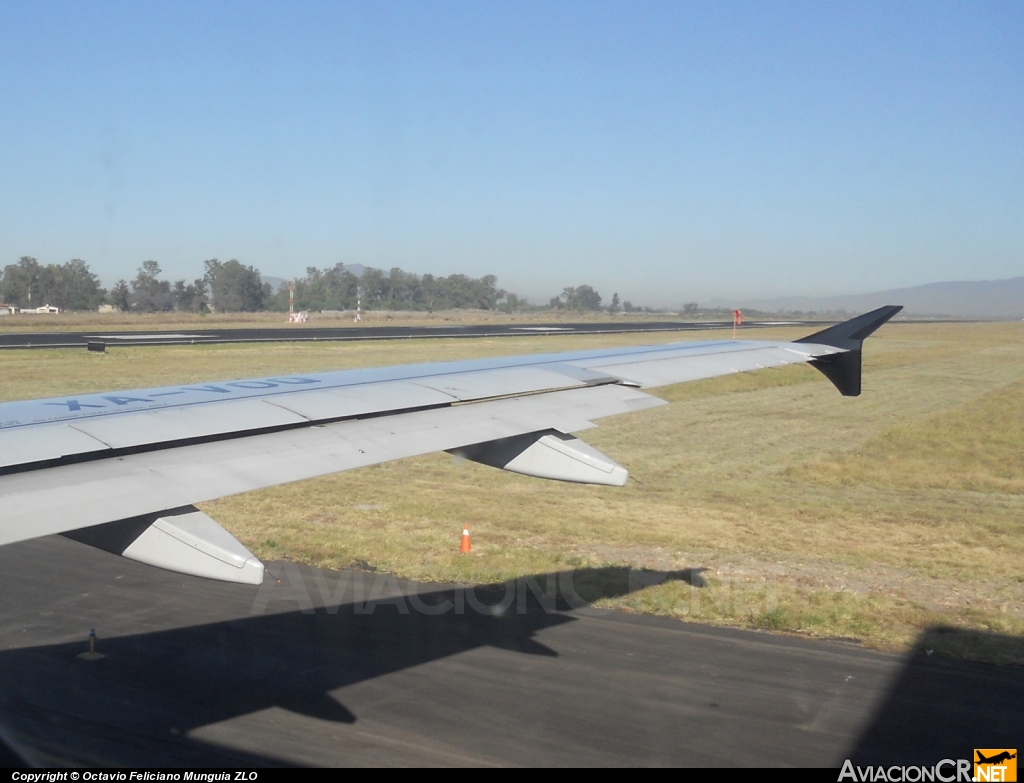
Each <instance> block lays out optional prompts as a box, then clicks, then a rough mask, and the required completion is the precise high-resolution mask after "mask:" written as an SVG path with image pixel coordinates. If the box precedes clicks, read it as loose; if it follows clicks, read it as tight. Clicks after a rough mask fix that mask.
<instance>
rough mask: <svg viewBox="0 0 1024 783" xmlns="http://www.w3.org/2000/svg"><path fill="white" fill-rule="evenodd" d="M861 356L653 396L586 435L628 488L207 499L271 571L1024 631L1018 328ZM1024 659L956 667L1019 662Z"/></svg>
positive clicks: (887, 634) (478, 482)
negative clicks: (854, 386)
mask: <svg viewBox="0 0 1024 783" xmlns="http://www.w3.org/2000/svg"><path fill="white" fill-rule="evenodd" d="M800 334H801V332H800V331H798V330H785V329H780V330H776V331H774V332H766V331H757V332H755V333H752V334H751V335H750V336H752V337H755V338H765V339H769V338H780V339H792V338H793V337H796V336H799V335H800ZM707 336H711V337H715V336H717V335H715V334H712V335H700V334H695V333H685V334H681V335H670V334H659V335H620V336H609V337H557V336H553V337H545V338H507V339H502V340H493V341H484V340H481V341H460V340H438V341H429V342H428V341H410V342H402V343H372V344H351V343H345V344H337V343H335V344H330V345H270V346H201V347H198V346H197V347H154V348H138V349H135V348H133V349H122V350H112V351H111V352H110V353H108V354H106V355H100V356H97V355H88V354H86V353H85V352H84V351H77V352H72V351H39V352H5V353H3V354H0V357H2V359H0V360H2V361H3V362H4V378H5V383H4V386H3V389H4V396H5V397H6V398H7V399H13V398H24V397H35V396H42V395H43V394H63V393H67V392H70V391H76V392H81V391H86V390H98V389H101V388H129V387H132V386H148V385H157V384H164V383H171V382H176V381H181V380H188V381H198V380H215V379H223V378H230V377H242V376H247V375H261V374H267V373H270V372H273V373H278V372H292V371H298V370H305V371H312V370H317V369H327V368H338V367H354V366H366V365H385V364H398V363H402V362H407V361H422V360H424V359H427V358H430V359H455V358H467V357H471V356H492V355H500V354H510V353H526V352H538V351H555V350H570V349H575V348H588V347H597V346H601V345H615V344H626V343H632V344H636V343H644V342H664V341H669V340H674V339H706V337H707ZM865 359H866V362H865V379H864V387H865V388H864V394H863V396H862V397H859V398H855V399H848V398H843V397H841V396H839V395H838V394H837V393H836V392H835V390H834V389H833V388H832V387H831V385H830V384H829V383H828V382H827V381H825V380H824V379H823V378H821V376H819V375H818V374H817V373H816V372H815V371H814V370H812V369H810V368H807V367H794V368H787V369H785V370H771V371H762V372H760V373H756V374H750V375H739V376H731V377H726V378H719V379H712V380H709V381H702V382H697V383H692V384H684V385H680V386H675V387H667V388H665V389H660V390H655V393H657V394H659V395H660V396H662V397H664V398H665V399H667V400H669V401H671V402H672V403H673V404H671V405H667V406H664V407H662V408H658V409H655V410H651V411H645V412H641V413H637V414H631V415H628V416H620V417H615V418H612V419H608V420H605V421H602V422H601V426H600V427H599V428H598V429H596V430H591V431H588V432H587V433H585V438H586V440H587V441H588V442H590V443H592V444H593V445H594V446H596V447H597V448H599V449H601V450H602V451H604V452H606V453H607V454H609V455H610V456H611V457H613V458H614V459H616V460H618V461H619V462H621V463H622V464H624V465H626V466H627V467H629V468H630V470H631V473H632V476H633V477H634V478H635V479H637V480H636V481H631V482H630V483H629V485H628V486H626V487H624V488H622V489H614V488H597V487H584V486H576V485H567V484H557V483H553V482H544V481H540V480H536V479H529V478H525V477H522V476H516V475H514V474H507V473H502V472H500V471H495V470H493V469H490V468H485V467H482V466H479V465H475V464H473V463H461V464H459V463H456V462H455V461H454V460H452V459H451V458H450V457H448V456H447V455H434V456H429V457H424V458H418V459H412V460H404V461H401V462H396V463H391V464H387V465H382V466H378V467H373V468H367V469H363V470H357V471H351V472H348V473H342V474H337V475H334V476H329V477H325V478H322V479H317V480H312V481H307V482H302V483H299V484H294V485H290V486H284V487H277V488H273V489H269V490H265V491H260V492H255V493H250V494H247V495H243V496H237V497H232V498H225V499H222V500H220V501H217V502H215V503H210V504H206V505H205V506H204V508H205V510H206V511H207V512H208V513H210V514H211V515H212V516H213V517H214V518H216V519H218V520H219V521H221V522H223V523H224V525H225V526H226V527H227V528H228V529H230V530H231V531H232V532H233V533H234V534H235V535H237V536H238V537H239V538H240V539H241V540H242V541H243V542H245V543H246V544H247V545H248V546H250V547H251V548H252V549H253V551H254V552H255V553H256V554H258V555H259V556H261V557H264V558H267V559H274V558H281V557H289V558H294V559H297V560H303V561H306V562H309V563H313V564H316V565H321V566H329V567H342V566H346V565H350V564H352V563H356V562H365V563H368V564H369V565H371V566H373V567H375V568H378V569H380V570H386V571H392V572H396V573H398V574H401V575H403V576H407V577H414V578H420V579H430V580H446V581H464V582H495V581H501V580H504V579H508V578H511V577H515V576H520V575H524V574H544V573H548V572H551V571H561V570H565V569H567V568H574V567H595V568H597V569H598V570H596V571H588V572H587V573H588V574H590V575H591V576H592V577H593V578H594V579H600V578H601V577H600V574H602V573H605V572H603V571H601V570H600V568H601V567H603V566H607V565H624V566H632V567H636V568H650V569H661V570H666V571H669V570H674V569H682V568H705V569H707V571H706V575H707V576H708V578H709V580H710V586H709V587H708V588H706V589H700V590H698V589H695V588H692V587H690V586H689V585H687V584H685V583H683V582H680V581H672V580H668V581H666V582H664V583H662V584H659V585H654V586H651V587H648V588H646V589H643V590H640V591H637V592H634V593H632V594H629V595H623V596H622V597H619V598H608V597H607V596H608V595H610V594H613V593H615V592H619V593H623V592H625V591H624V590H617V589H616V588H615V586H614V585H611V586H610V585H603V586H597V587H595V589H594V590H593V591H592V592H591V593H590V594H589V595H590V596H591V597H600V596H604V597H603V598H601V603H602V605H607V606H618V607H622V608H625V609H629V610H633V611H645V612H658V613H664V614H671V615H674V616H678V617H681V618H688V619H696V620H700V621H706V622H715V623H728V624H736V625H745V626H753V627H760V628H768V629H775V630H783V631H793V632H801V633H809V634H816V635H824V636H844V637H856V638H859V639H862V640H864V641H865V642H866V643H869V644H872V645H875V646H879V647H886V648H902V647H905V646H906V645H907V644H909V643H910V642H912V641H913V639H914V638H915V637H916V636H917V635H918V634H919V633H920V632H921V631H922V629H924V628H926V627H929V626H934V625H937V624H946V625H954V626H957V627H961V628H967V629H976V630H987V631H995V632H998V633H1001V634H1004V635H1006V637H1007V638H1010V639H1013V638H1019V637H1021V636H1024V567H1022V565H1021V563H1022V562H1024V557H1022V556H1024V535H1022V534H1024V493H1022V491H1021V488H1022V486H1024V465H1022V462H1021V456H1020V455H1021V453H1022V449H1021V446H1022V445H1024V444H1022V434H1024V432H1022V428H1021V422H1022V421H1024V416H1021V413H1022V410H1021V391H1022V386H1024V325H1022V324H936V325H909V324H894V325H890V326H887V327H885V328H884V329H883V330H882V331H881V332H880V333H879V335H878V336H877V337H875V338H872V339H871V340H870V341H869V342H868V343H867V345H866V355H865ZM463 523H469V524H470V525H471V527H472V529H473V534H474V542H473V543H474V554H473V555H471V556H468V557H465V556H463V557H460V556H459V555H457V554H456V549H457V545H458V534H459V532H460V530H461V526H462V524H463ZM607 573H608V574H612V573H621V572H616V571H611V570H609V571H608V572H607ZM595 574H596V575H597V576H593V575H595ZM608 578H611V577H610V576H609V577H608ZM598 587H599V588H600V589H598ZM585 592H586V590H583V591H581V594H583V593H585ZM1007 649H1009V652H1008V651H1007ZM1020 649H1021V647H1020V646H1017V647H1013V646H1011V647H1010V648H1005V647H1004V648H999V650H998V651H997V652H993V651H992V649H981V648H979V647H977V646H975V647H970V646H968V647H966V648H960V649H957V650H955V652H956V653H957V654H961V655H975V656H981V657H988V658H993V657H994V658H997V659H1002V660H1022V656H1021V653H1020ZM1015 650H1016V652H1015Z"/></svg>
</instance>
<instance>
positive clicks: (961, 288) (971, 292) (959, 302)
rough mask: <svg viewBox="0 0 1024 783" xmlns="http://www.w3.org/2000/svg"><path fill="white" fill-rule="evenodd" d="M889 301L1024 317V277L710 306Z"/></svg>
mask: <svg viewBox="0 0 1024 783" xmlns="http://www.w3.org/2000/svg"><path fill="white" fill-rule="evenodd" d="M887 304H901V305H903V306H904V308H905V310H904V312H905V313H906V314H907V315H946V316H952V317H956V318H997V319H1002V318H1024V277H1012V278H1010V279H1008V280H970V281H968V280H964V281H956V282H949V283H929V284H928V285H919V286H914V287H913V288H894V289H891V290H889V291H879V292H878V293H874V294H854V295H851V296H820V297H819V296H780V297H776V298H774V299H744V300H740V301H736V300H726V299H714V300H712V301H711V302H708V303H707V306H708V307H741V308H742V307H747V308H750V309H751V310H761V311H763V312H767V313H775V312H778V311H780V310H782V311H783V312H790V313H792V312H804V313H806V312H809V311H811V310H814V311H816V312H819V313H822V312H828V311H838V310H845V311H846V312H848V313H858V312H863V311H866V310H871V309H873V308H875V307H881V306H882V305H887Z"/></svg>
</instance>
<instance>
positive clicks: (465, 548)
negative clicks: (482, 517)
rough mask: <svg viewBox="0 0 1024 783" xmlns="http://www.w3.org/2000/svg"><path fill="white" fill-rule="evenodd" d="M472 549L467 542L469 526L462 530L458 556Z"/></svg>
mask: <svg viewBox="0 0 1024 783" xmlns="http://www.w3.org/2000/svg"><path fill="white" fill-rule="evenodd" d="M471 548H472V546H471V544H470V541H469V525H464V526H463V528H462V541H461V542H460V543H459V554H460V555H464V554H466V553H467V552H469V550H470V549H471Z"/></svg>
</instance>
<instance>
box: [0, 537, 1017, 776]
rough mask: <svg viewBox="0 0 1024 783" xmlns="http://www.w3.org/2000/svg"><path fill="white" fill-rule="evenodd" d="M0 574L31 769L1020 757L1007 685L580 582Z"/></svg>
mask: <svg viewBox="0 0 1024 783" xmlns="http://www.w3.org/2000/svg"><path fill="white" fill-rule="evenodd" d="M0 571H2V573H3V577H4V579H3V585H4V593H5V595H4V600H3V602H2V607H0V672H2V677H0V736H2V737H3V738H4V739H5V740H6V741H7V742H8V743H9V744H10V745H11V746H12V747H13V748H15V749H16V750H17V751H18V752H20V753H21V754H23V755H24V757H25V758H26V759H27V760H29V761H30V762H33V763H36V764H43V765H65V764H75V765H88V766H100V765H122V766H124V765H127V766H143V765H144V766H212V767H224V766H227V767H239V766H243V767H245V766H265V765H360V766H361V765H503V766H504V765H588V766H590V765H687V766H737V765H797V766H833V767H838V766H839V765H840V764H841V763H842V760H843V759H844V758H847V757H851V758H853V760H854V761H855V762H857V763H860V764H866V763H873V764H879V763H881V764H886V765H889V764H900V763H915V764H920V763H924V764H929V765H930V764H934V763H936V762H937V761H938V760H939V759H942V758H969V757H970V756H971V753H972V750H973V748H975V747H1004V746H1005V747H1017V746H1018V745H1019V740H1020V739H1021V737H1022V736H1024V734H1022V729H1024V717H1022V714H1024V713H1022V711H1021V709H1020V705H1021V703H1024V677H1022V676H1021V669H1020V668H1019V667H996V666H987V665H982V664H968V663H962V662H955V661H952V660H949V659H943V658H941V657H939V656H931V655H929V653H928V649H929V647H928V645H929V639H928V638H927V637H928V634H925V637H924V638H922V640H921V643H920V644H919V645H918V646H917V648H916V649H915V650H914V651H913V652H912V653H911V654H909V655H906V656H898V655H891V654H885V653H879V652H874V651H870V650H864V649H861V648H859V647H858V646H857V645H855V644H852V643H844V642H828V641H814V640H807V639H800V638H792V637H786V636H781V635H770V634H763V633H756V632H748V631H739V630H729V629H716V628H711V627H703V626H699V625H692V624H685V623H682V622H679V621H677V620H674V619H670V618H657V617H641V616H632V615H627V614H621V613H614V612H607V611H599V610H595V609H593V607H589V605H584V604H582V603H581V602H578V601H575V600H572V596H574V595H575V592H574V588H573V587H572V584H571V583H570V582H567V581H566V580H567V579H570V578H572V579H575V580H576V581H575V584H580V583H581V582H580V579H585V578H586V576H587V574H581V573H580V572H566V574H562V575H561V576H560V577H559V579H560V593H559V595H558V596H556V597H555V598H554V602H552V601H550V600H548V598H549V597H550V596H548V597H545V596H546V594H545V593H544V592H543V591H542V587H543V584H544V583H543V581H542V580H540V579H537V580H535V581H534V582H533V583H528V582H522V583H520V584H518V585H513V586H512V587H511V588H506V587H504V586H497V587H491V588H479V589H475V590H465V589H458V588H452V587H443V586H438V585H425V584H415V583H409V582H404V581H401V580H398V579H395V578H394V577H390V576H388V575H382V574H373V573H368V572H362V571H345V572H340V573H332V572H319V571H315V570H312V569H309V568H306V567H300V566H297V565H295V564H294V563H273V564H269V571H270V573H271V574H273V575H274V576H272V577H268V578H267V580H265V582H264V585H263V586H261V587H258V588H257V587H245V586H239V585H229V584H224V583H218V582H212V581H207V580H203V579H198V578H192V577H187V576H181V575H177V574H173V573H170V572H167V571H161V570H158V569H154V568H150V567H148V566H144V565H141V564H138V563H133V562H131V561H128V560H125V559H123V558H119V557H115V556H113V555H109V554H106V553H104V552H100V551H98V550H93V549H90V548H88V547H86V546H84V545H82V544H79V543H76V542H73V541H70V540H67V539H64V538H59V537H54V538H45V539H37V540H34V541H29V542H24V543H21V544H14V545H11V546H6V547H3V548H0ZM601 571H604V572H617V573H603V574H602V576H604V577H607V578H606V579H605V580H604V581H605V582H609V583H614V582H615V581H616V579H618V580H619V582H620V583H621V584H620V587H623V588H624V589H637V588H639V587H640V586H642V585H643V584H646V583H649V582H650V581H652V580H653V581H657V580H658V579H665V578H668V579H690V578H691V575H690V574H688V573H687V572H679V573H675V574H651V573H649V572H643V573H642V574H640V575H639V576H637V574H638V573H639V572H628V571H626V570H625V569H601ZM590 576H594V574H590ZM274 577H276V578H274ZM552 584H553V582H552ZM567 596H568V598H567ZM494 606H496V607H497V608H496V609H494V608H490V607H494ZM574 606H575V607H576V608H573V607H574ZM502 607H504V609H503V610H502ZM93 628H94V629H96V633H97V635H98V640H99V641H98V647H97V649H98V650H99V652H101V653H103V654H104V655H105V657H104V658H102V659H100V660H96V661H85V660H81V659H79V658H78V657H77V655H78V654H79V653H80V652H83V651H84V650H85V649H86V639H87V636H88V634H89V631H90V629H93ZM940 632H941V631H935V632H934V633H940ZM929 633H933V632H929Z"/></svg>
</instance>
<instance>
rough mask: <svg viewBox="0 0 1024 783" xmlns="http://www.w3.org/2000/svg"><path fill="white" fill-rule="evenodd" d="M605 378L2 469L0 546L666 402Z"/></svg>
mask: <svg viewBox="0 0 1024 783" xmlns="http://www.w3.org/2000/svg"><path fill="white" fill-rule="evenodd" d="M664 404H665V403H664V401H663V400H659V399H657V398H655V397H651V396H649V395H646V394H643V393H642V392H639V391H637V390H636V389H630V388H628V387H624V386H616V385H606V386H592V387H586V388H580V389H569V390H566V391H561V392H552V393H549V394H538V395H531V396H526V397H514V398H509V399H503V400H491V401H486V402H480V403H473V404H467V405H460V406H457V407H445V408H437V409H433V410H423V411H416V412H411V413H403V414H396V415H393V416H386V417H381V418H369V419H357V420H351V421H342V422H337V423H334V424H325V425H320V426H314V427H302V428H298V429H289V430H284V431H280V432H270V433H265V434H261V435H252V436H249V437H243V438H236V439H231V440H222V441H214V442H210V443H198V444H192V445H185V446H179V447H176V448H168V449H164V450H158V451H149V452H144V453H139V454H128V455H125V456H123V457H118V458H117V459H99V460H94V461H90V462H82V463H77V464H70V465H61V466H59V467H53V468H47V469H42V470H36V471H29V472H23V473H13V474H10V475H6V476H0V499H2V503H3V505H2V509H3V511H2V519H3V524H2V525H0V545H2V544H9V543H13V542H15V541H20V540H23V539H27V538H34V537H36V536H43V535H50V534H53V533H62V532H65V531H67V530H73V529H77V528H81V527H87V526H90V525H97V524H102V523H104V522H111V521H114V520H118V519H125V518H128V517H136V516H142V515H144V514H148V513H152V512H154V511H158V510H162V509H167V508H176V507H180V506H186V505H189V504H192V503H200V502H203V501H206V500H212V499H215V498H218V497H223V496H225V495H233V494H236V493H239V492H246V491H249V490H253V489H261V488H263V487H270V486H275V485H277V484H284V483H288V482H291V481H298V480H301V479H306V478H312V477H314V476H321V475H325V474H328V473H334V472H337V471H342V470H349V469H352V468H358V467H363V466H367V465H374V464H378V463H380V462H386V461H389V460H393V459H401V458H404V457H412V456H418V455H421V454H429V453H432V452H435V451H445V450H449V449H455V448H458V447H460V446H467V445H471V444H474V443H481V442H483V441H491V440H498V439H500V438H507V437H511V436H514V435H522V434H526V433H528V432H536V431H537V430H540V429H555V430H559V431H561V432H573V431H579V430H582V429H587V428H589V427H592V426H594V425H593V423H592V420H593V419H596V418H601V417H603V416H612V415H615V414H619V413H628V412H632V411H636V410H642V409H644V408H649V407H654V406H658V405H664Z"/></svg>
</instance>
